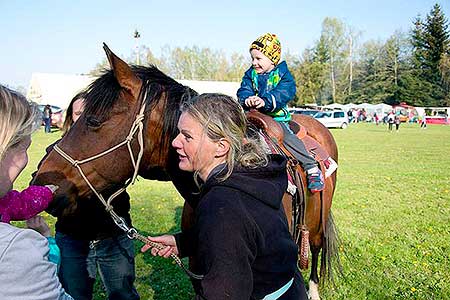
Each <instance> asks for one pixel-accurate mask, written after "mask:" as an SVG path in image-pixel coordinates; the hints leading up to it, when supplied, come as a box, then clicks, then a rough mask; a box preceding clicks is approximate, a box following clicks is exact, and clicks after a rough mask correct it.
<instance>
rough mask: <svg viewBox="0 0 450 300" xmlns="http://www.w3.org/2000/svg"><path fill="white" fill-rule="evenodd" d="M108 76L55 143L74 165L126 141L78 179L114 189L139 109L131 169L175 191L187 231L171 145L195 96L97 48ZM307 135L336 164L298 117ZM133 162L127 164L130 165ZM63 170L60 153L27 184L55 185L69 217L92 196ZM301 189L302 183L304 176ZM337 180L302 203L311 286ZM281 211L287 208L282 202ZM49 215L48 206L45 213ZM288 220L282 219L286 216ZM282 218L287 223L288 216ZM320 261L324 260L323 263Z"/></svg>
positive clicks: (184, 178) (313, 124) (183, 176)
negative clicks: (183, 109)
mask: <svg viewBox="0 0 450 300" xmlns="http://www.w3.org/2000/svg"><path fill="white" fill-rule="evenodd" d="M104 48H105V51H106V54H107V56H108V60H109V62H110V65H111V70H110V71H107V72H106V73H105V74H104V75H103V76H101V77H100V78H99V79H97V80H96V81H94V82H93V83H92V84H91V86H90V87H89V88H88V90H87V94H86V99H85V111H84V112H83V114H82V115H81V117H80V119H79V120H78V121H77V122H76V123H75V124H74V126H73V128H71V130H70V131H69V132H68V133H67V134H66V135H65V136H64V137H63V139H62V140H61V141H60V142H59V144H58V148H60V149H62V150H63V151H64V152H65V153H67V154H68V155H69V156H70V157H71V158H73V159H74V160H76V159H77V160H79V161H82V160H85V159H86V158H92V157H95V156H96V155H97V154H99V153H103V152H105V150H107V149H111V148H113V147H115V146H116V145H118V144H119V143H120V142H122V141H123V140H125V139H126V138H127V135H128V138H129V139H131V141H130V151H129V150H128V149H127V147H125V146H122V147H117V149H114V151H111V152H108V153H106V154H102V155H100V156H99V157H96V158H95V159H92V160H90V161H88V162H86V163H83V164H82V165H79V167H81V169H82V172H83V173H84V174H85V176H86V177H87V178H88V180H89V182H90V183H91V185H92V186H93V187H95V190H96V191H97V192H99V193H100V194H101V192H102V191H104V190H106V189H108V190H114V189H116V190H118V189H119V188H122V187H124V185H125V182H127V180H128V179H129V178H131V177H132V176H133V173H134V171H135V170H134V168H133V165H132V160H133V159H134V158H136V156H137V153H138V152H139V150H140V147H141V146H140V145H139V143H138V141H137V138H136V137H135V136H131V137H130V136H129V135H130V133H129V130H130V128H131V127H132V126H133V124H134V122H135V121H136V115H138V113H139V110H140V109H141V108H142V105H144V104H145V105H146V106H145V112H144V115H145V118H144V119H143V121H142V122H143V124H142V125H143V127H142V133H143V135H144V139H143V145H142V148H143V155H142V160H141V163H140V164H139V165H138V166H136V167H137V168H138V174H139V175H140V176H142V177H144V178H146V179H157V180H172V181H173V183H174V185H175V187H176V188H177V190H178V191H179V192H180V194H181V195H182V197H183V198H185V200H186V203H185V209H184V210H183V217H182V228H185V227H188V226H190V224H191V222H192V220H193V211H192V208H191V206H192V204H193V203H195V201H196V199H195V198H194V197H195V196H193V194H192V191H195V190H196V185H195V183H194V181H193V176H192V174H191V173H188V172H184V171H181V170H179V169H178V160H177V155H176V152H175V151H174V150H173V148H172V147H170V142H171V141H172V140H173V138H174V137H175V136H176V134H177V121H178V118H179V115H180V112H179V109H178V107H179V104H180V103H181V101H182V100H183V98H184V97H190V96H193V95H196V93H195V91H193V90H191V89H190V88H188V87H185V86H183V85H181V84H179V83H177V82H176V81H175V80H173V79H171V78H169V77H167V76H166V75H164V74H163V73H162V72H160V71H159V70H158V69H156V68H155V67H150V68H144V67H130V66H128V65H127V64H126V63H125V62H123V61H122V60H121V59H119V58H118V57H117V56H116V55H114V54H113V53H112V52H111V51H110V50H109V49H108V48H107V47H106V45H105V46H104ZM295 118H296V119H297V121H299V122H300V123H302V124H303V125H304V126H305V127H306V128H307V129H308V132H309V134H310V135H311V136H312V137H313V138H315V139H316V140H317V141H318V142H319V143H320V144H322V145H323V146H324V147H325V148H326V150H327V151H328V153H329V154H330V155H331V157H332V158H333V159H335V160H336V161H337V149H336V144H335V142H334V139H333V137H332V136H331V134H330V132H329V131H328V130H327V129H326V128H325V127H324V126H323V125H321V124H320V123H319V122H317V121H316V120H314V119H311V118H307V117H304V116H295ZM131 157H133V158H131ZM77 164H78V163H77V162H75V163H72V165H71V164H70V163H68V161H67V159H64V158H63V157H61V155H60V153H57V152H55V151H52V152H51V153H50V154H49V155H48V157H47V158H46V159H45V161H43V163H42V165H41V167H40V168H39V170H38V172H37V174H36V177H35V179H34V182H33V184H37V185H44V184H54V185H57V186H59V189H58V190H57V191H56V193H55V197H54V201H53V202H56V203H57V202H61V201H63V202H64V203H66V208H65V209H64V211H63V212H62V213H61V214H70V213H71V212H72V211H73V210H74V209H75V208H76V206H77V203H76V200H75V199H76V198H77V197H79V196H86V195H88V194H91V193H92V192H93V191H92V188H91V187H89V186H88V184H87V183H86V180H84V179H83V178H82V176H80V172H78V170H77V168H76V165H77ZM301 176H303V178H302V180H303V182H306V178H305V177H304V176H305V175H304V174H302V175H301ZM335 182H336V174H335V173H334V174H333V175H332V176H330V177H329V178H327V179H326V189H325V191H324V192H323V193H322V197H320V195H319V194H318V193H316V194H309V192H307V193H308V197H307V198H308V200H307V202H306V225H307V227H308V229H309V231H310V244H311V251H312V271H311V280H312V281H313V282H315V283H318V276H317V261H318V254H319V251H320V249H325V248H324V247H323V245H324V228H325V229H326V226H325V225H326V224H327V222H328V213H329V210H330V207H331V198H332V195H333V192H334V187H335ZM285 206H288V203H287V202H286V204H285ZM50 210H51V207H50ZM287 214H288V216H289V212H287ZM288 219H289V217H288ZM322 262H323V259H322Z"/></svg>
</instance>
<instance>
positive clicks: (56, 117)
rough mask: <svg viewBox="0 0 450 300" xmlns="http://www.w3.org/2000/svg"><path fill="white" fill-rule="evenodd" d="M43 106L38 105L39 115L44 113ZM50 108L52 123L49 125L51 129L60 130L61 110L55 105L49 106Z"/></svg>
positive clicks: (61, 123) (61, 122)
mask: <svg viewBox="0 0 450 300" xmlns="http://www.w3.org/2000/svg"><path fill="white" fill-rule="evenodd" d="M44 107H45V105H44V104H38V109H39V111H40V112H41V113H44ZM50 108H51V110H52V123H51V125H52V126H53V127H58V128H62V125H63V123H64V118H63V110H62V108H61V107H59V106H56V105H50ZM42 125H44V122H42Z"/></svg>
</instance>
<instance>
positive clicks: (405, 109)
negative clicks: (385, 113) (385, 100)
mask: <svg viewBox="0 0 450 300" xmlns="http://www.w3.org/2000/svg"><path fill="white" fill-rule="evenodd" d="M392 108H393V109H394V113H395V114H396V115H399V117H400V122H408V121H410V120H411V121H414V120H417V118H418V115H419V113H418V112H417V110H416V108H415V107H414V106H411V105H408V104H406V103H405V102H401V103H400V104H399V105H394V106H392Z"/></svg>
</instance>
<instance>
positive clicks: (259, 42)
mask: <svg viewBox="0 0 450 300" xmlns="http://www.w3.org/2000/svg"><path fill="white" fill-rule="evenodd" d="M252 49H256V50H259V51H261V52H262V53H263V54H264V55H265V56H267V58H269V59H270V60H271V61H272V62H273V63H274V64H275V65H276V64H278V62H279V61H280V58H281V44H280V41H279V40H278V38H277V36H276V35H275V34H272V33H266V34H265V35H262V36H260V37H259V38H257V39H256V41H254V42H253V43H252V44H251V45H250V51H251V50H252Z"/></svg>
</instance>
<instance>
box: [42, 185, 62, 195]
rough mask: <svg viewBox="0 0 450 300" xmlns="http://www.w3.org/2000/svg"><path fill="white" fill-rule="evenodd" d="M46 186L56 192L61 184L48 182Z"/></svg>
mask: <svg viewBox="0 0 450 300" xmlns="http://www.w3.org/2000/svg"><path fill="white" fill-rule="evenodd" d="M45 187H47V188H49V189H50V190H51V191H52V193H53V194H54V193H55V192H56V190H57V189H59V186H57V185H53V184H47V185H46V186H45Z"/></svg>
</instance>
